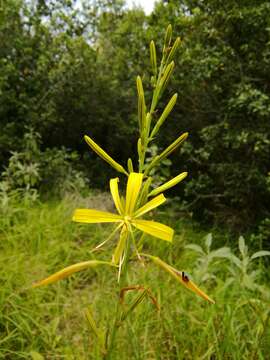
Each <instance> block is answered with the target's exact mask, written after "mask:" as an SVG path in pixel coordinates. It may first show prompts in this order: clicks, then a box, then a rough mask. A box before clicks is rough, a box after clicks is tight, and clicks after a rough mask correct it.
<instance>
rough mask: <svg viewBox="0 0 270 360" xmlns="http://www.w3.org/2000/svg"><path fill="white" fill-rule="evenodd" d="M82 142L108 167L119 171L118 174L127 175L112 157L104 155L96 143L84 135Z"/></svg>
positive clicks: (104, 152)
mask: <svg viewBox="0 0 270 360" xmlns="http://www.w3.org/2000/svg"><path fill="white" fill-rule="evenodd" d="M84 140H85V141H86V142H87V144H88V145H89V146H90V148H91V149H92V150H93V151H94V152H95V153H96V154H97V155H98V156H100V157H101V159H103V160H104V161H106V162H107V163H108V164H109V165H111V166H112V167H113V168H114V169H115V170H117V171H119V172H120V173H123V174H125V175H128V172H127V171H126V170H125V169H124V168H123V166H122V165H120V164H119V163H118V162H116V161H115V160H113V158H112V157H110V155H109V154H107V153H106V151H104V150H103V149H102V148H101V147H100V146H99V145H98V144H97V143H95V142H94V140H92V139H91V138H90V137H89V136H87V135H84Z"/></svg>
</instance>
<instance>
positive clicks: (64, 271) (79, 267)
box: [32, 260, 115, 288]
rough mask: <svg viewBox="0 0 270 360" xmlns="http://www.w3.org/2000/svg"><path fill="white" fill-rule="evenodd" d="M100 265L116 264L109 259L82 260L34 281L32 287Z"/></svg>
mask: <svg viewBox="0 0 270 360" xmlns="http://www.w3.org/2000/svg"><path fill="white" fill-rule="evenodd" d="M98 265H109V266H115V265H114V264H112V263H109V262H107V261H98V260H89V261H84V262H81V263H78V264H74V265H71V266H68V267H66V268H64V269H62V270H60V271H58V272H56V273H55V274H53V275H51V276H49V277H47V278H46V279H44V280H41V281H38V282H36V283H34V284H33V285H32V287H34V288H36V287H38V286H42V285H49V284H52V283H54V282H56V281H58V280H61V279H64V278H66V277H68V276H70V275H72V274H74V273H76V272H78V271H81V270H84V269H87V268H89V267H95V266H98Z"/></svg>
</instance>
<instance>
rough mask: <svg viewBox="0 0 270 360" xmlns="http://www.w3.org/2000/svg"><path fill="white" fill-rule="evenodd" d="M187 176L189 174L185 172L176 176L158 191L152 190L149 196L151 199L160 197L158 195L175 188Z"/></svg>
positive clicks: (158, 188) (157, 189)
mask: <svg viewBox="0 0 270 360" xmlns="http://www.w3.org/2000/svg"><path fill="white" fill-rule="evenodd" d="M187 174H188V173H187V172H183V173H181V174H179V175H177V176H175V177H174V178H173V179H171V180H169V181H167V182H165V183H164V184H162V185H161V186H159V187H157V188H156V189H154V190H152V191H151V192H150V194H149V195H148V196H149V197H150V196H155V195H158V194H160V193H162V192H164V191H166V190H168V189H170V188H172V187H174V186H175V185H177V184H178V183H180V181H182V180H183V179H184V178H185V177H186V176H187Z"/></svg>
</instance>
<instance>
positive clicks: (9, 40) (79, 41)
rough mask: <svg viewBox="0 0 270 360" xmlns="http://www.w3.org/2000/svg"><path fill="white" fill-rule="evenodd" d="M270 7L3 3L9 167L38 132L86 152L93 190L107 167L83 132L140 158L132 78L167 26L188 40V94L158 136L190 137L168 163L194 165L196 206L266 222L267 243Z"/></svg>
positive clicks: (1, 106)
mask: <svg viewBox="0 0 270 360" xmlns="http://www.w3.org/2000/svg"><path fill="white" fill-rule="evenodd" d="M269 11H270V4H269V2H268V1H258V0H246V1H244V0H243V1H240V2H235V1H234V0H229V1H226V2H220V1H219V0H205V1H200V0H197V1H196V0H183V1H182V2H179V1H174V0H170V1H162V2H158V3H157V4H156V7H155V10H154V12H153V13H152V14H151V15H150V16H146V15H145V14H144V12H143V11H142V10H141V9H133V10H128V9H127V8H126V7H125V6H124V4H123V2H122V1H119V0H114V1H111V0H99V1H95V2H91V1H90V2H89V1H85V2H84V1H81V2H80V5H78V4H77V5H76V1H75V0H74V1H73V0H61V1H53V0H51V1H49V0H48V1H36V2H28V1H26V0H6V1H5V2H4V5H3V4H2V7H1V9H0V42H1V49H0V57H1V60H0V93H1V97H0V126H1V132H0V158H1V164H2V169H3V166H6V165H7V164H8V158H9V157H10V153H11V151H16V152H20V151H23V150H24V141H23V134H27V133H29V127H30V128H31V129H32V130H31V131H34V132H37V133H38V134H39V135H40V139H39V142H40V147H41V148H40V149H41V152H42V151H45V150H46V149H48V148H49V149H54V148H58V149H59V148H61V147H65V149H67V150H68V151H70V152H72V151H77V152H78V153H79V156H80V158H81V159H82V160H83V162H84V165H85V166H84V171H86V173H87V177H88V178H89V179H90V183H91V185H92V186H94V187H100V186H103V185H104V181H105V178H106V176H104V175H105V174H108V168H107V167H105V166H104V164H102V162H101V161H99V160H97V159H96V157H95V155H94V154H89V152H88V149H87V146H86V145H85V144H84V143H83V141H82V136H83V135H84V134H90V135H91V136H92V137H93V138H94V139H96V141H97V142H98V143H99V142H100V143H101V142H102V143H103V144H104V147H105V148H106V149H107V150H109V151H110V153H111V154H112V155H113V156H114V158H116V159H117V160H118V161H119V162H121V161H123V160H124V159H126V158H127V157H128V156H130V155H131V154H132V149H134V147H135V146H136V143H135V138H136V121H137V120H136V106H137V103H136V87H135V76H136V75H137V74H138V73H143V75H144V79H145V80H147V78H148V77H149V72H148V71H146V70H145V69H149V68H150V64H149V60H148V49H147V48H146V44H148V43H149V41H150V40H151V39H152V38H155V39H160V42H162V39H163V34H162V30H163V29H164V27H166V25H167V24H168V23H169V22H170V23H171V24H172V25H173V28H174V30H175V33H177V34H179V36H181V38H182V44H181V48H180V50H179V51H178V54H177V59H176V61H177V62H178V64H177V69H178V70H177V71H176V72H175V73H174V79H173V82H172V83H171V85H170V87H169V90H168V94H167V95H170V93H172V92H175V91H177V92H178V93H179V101H178V105H177V107H176V108H175V110H174V112H173V114H172V115H171V120H170V122H168V126H167V127H166V128H164V130H163V136H162V138H160V139H158V141H159V144H160V147H161V148H162V147H164V146H165V145H167V144H168V143H170V140H171V139H172V138H173V137H174V134H175V132H179V133H180V132H182V131H189V132H190V138H189V141H188V143H187V144H186V145H185V146H184V147H183V150H182V153H181V154H178V155H177V156H174V157H173V164H172V165H173V166H170V164H169V165H167V168H166V169H165V170H166V172H167V173H169V172H171V174H172V175H174V174H175V173H176V172H177V171H179V169H181V170H187V171H189V174H190V175H189V179H188V180H189V181H187V185H186V186H185V188H184V187H181V189H182V195H181V196H182V199H183V200H184V201H181V203H182V204H184V207H185V208H187V209H188V210H189V212H192V213H193V214H194V215H195V216H196V217H197V218H200V219H201V221H204V222H205V223H208V224H209V223H210V222H213V221H214V222H219V223H221V224H225V225H227V226H229V227H230V229H232V230H234V231H236V232H238V233H241V232H243V231H246V230H249V229H253V230H254V229H255V228H256V227H257V229H258V227H259V229H260V237H259V238H260V240H261V241H263V242H264V244H265V246H266V244H267V240H268V238H269V232H268V231H267V227H269V222H270V220H269V201H270V178H269V169H270V139H269V134H270V122H269V116H270V98H269V96H270V87H269V83H270V79H269V76H270V75H269V74H270V43H269V28H270V16H269ZM148 90H150V89H148ZM147 94H148V92H147V91H146V96H147ZM157 115H158V112H157ZM112 134H113V136H111V135H112ZM127 135H129V136H127ZM132 137H133V138H134V142H132V141H130V138H132ZM53 151H54V152H55V150H53ZM155 151H156V149H153V152H155ZM51 156H52V155H51ZM81 163H82V162H79V161H77V166H79V164H81ZM42 166H43V165H42ZM42 166H41V165H40V166H39V168H40V167H42ZM80 166H81V165H80ZM81 168H82V166H81ZM176 169H177V170H176ZM37 186H38V184H36V187H37ZM177 194H179V191H178V192H177ZM172 195H173V194H172ZM254 231H255V230H254Z"/></svg>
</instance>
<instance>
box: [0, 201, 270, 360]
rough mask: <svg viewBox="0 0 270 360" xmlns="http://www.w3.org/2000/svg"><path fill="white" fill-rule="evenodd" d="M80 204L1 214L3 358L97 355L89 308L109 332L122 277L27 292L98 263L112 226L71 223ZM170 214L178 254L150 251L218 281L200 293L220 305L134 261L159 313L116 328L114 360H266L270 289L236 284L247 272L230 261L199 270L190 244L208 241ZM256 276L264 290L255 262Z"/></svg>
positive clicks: (163, 248)
mask: <svg viewBox="0 0 270 360" xmlns="http://www.w3.org/2000/svg"><path fill="white" fill-rule="evenodd" d="M103 199H104V198H103V197H102V195H99V196H98V197H97V196H94V197H92V198H90V199H86V200H84V201H85V202H86V205H89V206H90V205H91V207H97V208H100V207H101V206H100V205H101V204H102V205H104V206H105V207H106V208H108V207H110V206H111V204H109V203H106V204H104V201H103ZM79 201H80V205H81V204H82V199H80V200H79ZM92 202H99V204H90V203H92ZM76 206H77V200H76V199H75V198H66V199H64V200H63V201H61V202H58V203H54V202H47V203H36V204H35V205H31V204H30V203H28V204H27V203H23V202H14V203H13V204H10V205H9V207H7V208H6V209H5V211H4V212H3V213H2V214H1V219H0V239H1V241H0V247H1V254H0V282H1V290H0V306H1V312H0V359H12V360H13V359H31V358H32V359H34V360H40V359H99V358H100V352H99V349H98V345H97V343H96V340H95V338H94V337H93V336H92V334H91V332H90V329H89V327H88V324H87V321H86V319H85V315H84V309H85V308H87V307H89V306H90V307H91V309H93V316H94V318H95V319H96V321H97V323H98V325H99V326H100V327H104V328H105V327H106V322H107V321H109V319H110V317H111V316H110V314H111V313H112V312H113V311H114V310H115V309H114V305H113V304H115V303H116V302H117V301H116V300H117V299H114V296H116V295H115V291H114V290H115V284H116V276H117V275H116V273H115V272H114V271H113V270H112V269H106V268H102V269H97V270H95V269H91V270H88V271H84V272H82V273H78V274H76V275H74V276H73V277H71V278H69V279H66V280H63V281H60V282H59V283H57V284H55V285H52V286H48V287H43V288H39V289H31V288H30V287H31V284H32V282H33V281H35V280H39V279H41V278H44V277H45V276H46V275H49V274H51V273H53V272H55V271H57V270H59V269H61V268H63V267H64V266H67V265H70V264H73V263H76V262H79V261H84V260H88V259H91V258H94V254H92V253H91V249H92V248H93V247H94V245H96V244H98V243H99V242H100V241H101V240H102V239H101V236H104V232H105V235H106V233H107V234H109V233H110V231H111V227H110V226H108V225H105V226H102V225H100V226H97V225H94V226H91V225H89V226H87V225H83V226H80V225H78V224H76V225H74V224H73V223H72V222H71V220H70V219H71V213H72V211H73V210H74V209H75V208H76ZM165 216H166V219H164V221H165V220H166V222H167V223H170V222H171V223H173V224H174V227H175V228H177V229H178V230H177V235H176V237H175V239H174V242H175V243H174V246H173V248H171V247H170V246H169V245H167V244H163V243H162V241H158V240H157V239H154V238H150V237H149V239H147V246H148V247H149V248H152V245H154V246H153V249H150V250H151V251H152V253H154V254H156V255H157V256H160V257H162V258H163V259H165V260H166V259H167V260H169V261H170V263H171V264H173V265H175V266H176V267H177V268H179V269H183V270H185V271H187V272H188V273H189V274H190V276H191V277H192V276H195V277H196V276H197V275H198V274H199V273H200V271H201V272H203V273H204V274H205V273H206V272H207V271H208V272H209V274H213V275H214V276H212V277H211V276H210V277H208V278H207V277H205V281H204V282H203V283H202V284H201V286H202V288H204V289H205V290H207V292H208V293H209V295H211V297H212V298H214V299H215V300H216V305H209V304H207V303H205V302H204V301H202V300H200V299H199V298H197V297H196V296H194V295H193V294H192V293H189V292H188V291H187V290H186V289H184V288H183V287H181V286H180V285H178V284H177V283H175V282H174V281H173V280H172V281H171V280H170V278H168V277H167V276H166V274H163V273H162V272H161V271H159V269H158V268H155V267H153V265H150V264H145V266H144V267H143V266H142V265H138V263H136V265H135V264H134V266H133V267H132V271H130V273H129V277H130V284H134V285H147V286H148V287H149V288H150V289H151V292H152V293H153V295H154V296H155V298H156V299H157V301H158V303H159V305H160V307H161V311H160V312H158V311H157V310H156V308H155V306H153V304H152V303H151V302H150V301H148V300H147V299H146V300H144V301H143V302H142V303H141V304H140V305H139V306H138V307H137V308H136V311H135V313H134V314H131V315H130V317H129V318H128V321H127V323H126V324H125V325H124V326H123V328H121V329H120V331H119V333H118V341H117V347H116V349H115V351H114V354H113V357H114V358H115V359H138V360H139V359H153V360H154V359H162V360H165V359H170V360H171V359H270V355H269V349H270V319H269V318H270V307H269V300H270V289H269V287H267V286H265V285H264V287H263V288H260V289H261V290H260V289H258V288H254V289H253V288H252V287H251V288H247V287H245V286H243V284H242V283H241V281H239V278H238V276H239V277H240V275H241V272H240V273H239V275H237V272H236V271H232V269H233V264H232V262H231V261H230V260H229V259H228V258H215V259H214V260H213V261H212V262H210V264H209V265H208V268H207V269H205V267H204V268H203V265H202V264H203V262H202V261H200V259H199V256H198V254H197V253H196V252H195V251H193V250H191V249H187V248H186V245H188V244H189V243H196V244H200V245H203V243H204V240H203V237H204V235H205V234H204V233H202V232H201V231H200V230H198V229H195V230H194V228H193V227H192V225H188V224H184V223H181V222H180V221H179V220H177V219H175V215H174V213H171V214H169V215H168V214H167V215H166V214H162V213H161V214H160V217H161V218H163V217H165ZM113 245H114V244H112V245H111V246H112V247H113ZM109 246H110V245H109ZM213 247H214V248H215V246H214V245H213ZM236 255H237V256H238V254H237V253H236ZM104 256H105V255H104ZM99 257H100V258H102V252H101V253H100V254H99ZM200 267H201V268H200ZM254 269H256V270H259V269H260V270H261V271H262V272H261V275H259V276H258V277H257V281H258V283H259V284H260V286H261V285H262V284H263V271H266V269H264V267H263V265H262V262H259V261H257V262H254V265H253V268H252V270H254ZM196 274H197V275H196ZM198 278H200V277H199V276H198ZM133 279H134V280H133ZM135 279H136V282H135ZM132 297H134V294H133V293H132V292H130V293H128V294H126V297H125V301H126V302H129V301H131V298H132ZM135 334H136V336H135Z"/></svg>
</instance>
